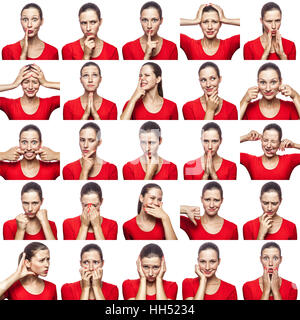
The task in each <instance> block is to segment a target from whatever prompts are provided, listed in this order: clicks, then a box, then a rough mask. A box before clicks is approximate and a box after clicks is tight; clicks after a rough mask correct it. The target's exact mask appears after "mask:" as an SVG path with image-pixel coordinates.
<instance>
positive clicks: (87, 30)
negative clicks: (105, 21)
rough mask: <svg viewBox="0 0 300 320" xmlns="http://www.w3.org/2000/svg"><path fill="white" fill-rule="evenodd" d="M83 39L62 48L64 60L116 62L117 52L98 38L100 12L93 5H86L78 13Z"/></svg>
mask: <svg viewBox="0 0 300 320" xmlns="http://www.w3.org/2000/svg"><path fill="white" fill-rule="evenodd" d="M78 17H79V23H80V28H81V31H82V33H83V37H82V38H80V39H79V40H76V41H74V42H71V43H68V44H66V45H65V46H64V47H63V48H62V57H63V59H64V60H118V59H119V55H118V50H117V48H116V47H114V46H112V45H111V44H109V43H107V42H105V41H103V40H101V39H100V38H99V37H98V31H99V28H100V26H101V24H102V18H101V12H100V9H99V8H98V6H97V5H95V4H94V3H90V2H89V3H86V4H84V5H83V6H82V7H81V8H80V9H79V13H78Z"/></svg>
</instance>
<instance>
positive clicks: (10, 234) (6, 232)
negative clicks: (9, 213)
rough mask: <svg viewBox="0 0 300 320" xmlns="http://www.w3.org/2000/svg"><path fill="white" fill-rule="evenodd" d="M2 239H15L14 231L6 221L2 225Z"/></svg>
mask: <svg viewBox="0 0 300 320" xmlns="http://www.w3.org/2000/svg"><path fill="white" fill-rule="evenodd" d="M3 239H4V240H14V239H15V233H14V231H13V229H12V228H11V222H10V221H6V222H5V223H4V225H3Z"/></svg>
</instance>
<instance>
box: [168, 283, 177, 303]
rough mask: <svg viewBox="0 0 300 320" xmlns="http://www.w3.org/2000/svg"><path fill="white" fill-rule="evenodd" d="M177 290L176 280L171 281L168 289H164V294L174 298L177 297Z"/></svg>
mask: <svg viewBox="0 0 300 320" xmlns="http://www.w3.org/2000/svg"><path fill="white" fill-rule="evenodd" d="M177 291H178V285H177V283H176V282H172V283H171V284H170V285H169V287H168V289H167V290H166V292H165V294H166V296H167V298H168V299H171V300H176V297H177Z"/></svg>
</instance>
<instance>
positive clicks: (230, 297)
mask: <svg viewBox="0 0 300 320" xmlns="http://www.w3.org/2000/svg"><path fill="white" fill-rule="evenodd" d="M226 300H237V292H236V287H234V286H233V288H232V290H231V291H230V293H229V295H228V297H227V299H226Z"/></svg>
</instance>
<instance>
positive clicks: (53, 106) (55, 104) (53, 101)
mask: <svg viewBox="0 0 300 320" xmlns="http://www.w3.org/2000/svg"><path fill="white" fill-rule="evenodd" d="M50 101H51V106H50V112H52V111H54V110H55V109H57V108H59V107H60V97H59V96H54V97H51V98H50Z"/></svg>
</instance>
